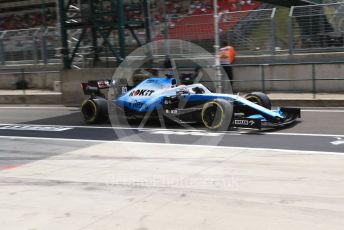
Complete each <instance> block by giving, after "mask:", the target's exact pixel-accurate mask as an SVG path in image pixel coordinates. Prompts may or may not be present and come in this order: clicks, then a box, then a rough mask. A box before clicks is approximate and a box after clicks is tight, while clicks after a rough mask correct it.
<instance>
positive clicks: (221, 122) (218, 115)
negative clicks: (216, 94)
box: [201, 99, 233, 131]
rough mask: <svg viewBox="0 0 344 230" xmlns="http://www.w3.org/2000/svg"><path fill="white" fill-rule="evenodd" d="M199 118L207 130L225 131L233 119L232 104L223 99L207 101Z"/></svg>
mask: <svg viewBox="0 0 344 230" xmlns="http://www.w3.org/2000/svg"><path fill="white" fill-rule="evenodd" d="M201 118H202V122H203V124H204V126H205V127H207V128H208V129H210V130H214V131H226V130H228V129H229V126H230V124H231V122H232V119H233V104H232V103H231V102H229V101H226V100H223V99H215V100H213V101H209V102H207V103H205V104H204V105H203V108H202V112H201Z"/></svg>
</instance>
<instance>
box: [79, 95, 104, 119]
mask: <svg viewBox="0 0 344 230" xmlns="http://www.w3.org/2000/svg"><path fill="white" fill-rule="evenodd" d="M81 112H82V115H83V117H84V120H85V121H86V122H87V123H89V124H96V123H101V122H105V121H107V120H108V117H109V116H108V104H107V101H106V99H104V98H100V97H99V98H90V99H88V100H86V101H84V103H82V106H81Z"/></svg>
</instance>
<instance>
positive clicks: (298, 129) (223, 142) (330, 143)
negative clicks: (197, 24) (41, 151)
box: [0, 107, 344, 153]
mask: <svg viewBox="0 0 344 230" xmlns="http://www.w3.org/2000/svg"><path fill="white" fill-rule="evenodd" d="M343 118H344V109H304V110H303V111H302V119H301V120H300V122H298V123H296V124H295V125H294V126H293V127H289V128H287V129H282V130H274V131H266V132H255V131H247V130H246V131H245V130H234V131H229V132H222V133H216V132H208V131H205V130H202V129H200V128H197V127H196V129H191V128H188V129H184V128H183V127H179V126H177V125H172V126H168V127H164V128H161V127H160V126H159V124H148V125H147V126H145V127H143V128H140V127H129V126H123V125H119V124H113V127H112V126H111V124H101V125H97V126H91V125H86V124H85V123H84V122H83V120H82V118H81V114H80V112H79V109H78V108H65V107H0V137H1V136H2V137H3V138H4V137H9V136H10V137H28V138H39V139H40V138H54V139H81V140H85V141H88V140H90V141H91V140H98V141H118V140H120V141H128V142H151V143H173V144H188V145H189V144H190V145H191V144H194V145H210V146H229V147H243V148H265V149H283V150H303V151H320V152H337V153H343V152H344V141H342V140H343V139H344V119H343Z"/></svg>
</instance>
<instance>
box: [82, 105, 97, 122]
mask: <svg viewBox="0 0 344 230" xmlns="http://www.w3.org/2000/svg"><path fill="white" fill-rule="evenodd" d="M87 102H90V103H91V104H92V106H93V108H94V116H93V117H92V118H91V119H88V120H86V121H87V122H94V121H95V120H96V118H97V113H98V111H97V105H96V103H94V101H93V100H86V101H84V103H82V107H83V106H84V105H85V104H86V103H87ZM84 117H85V116H84Z"/></svg>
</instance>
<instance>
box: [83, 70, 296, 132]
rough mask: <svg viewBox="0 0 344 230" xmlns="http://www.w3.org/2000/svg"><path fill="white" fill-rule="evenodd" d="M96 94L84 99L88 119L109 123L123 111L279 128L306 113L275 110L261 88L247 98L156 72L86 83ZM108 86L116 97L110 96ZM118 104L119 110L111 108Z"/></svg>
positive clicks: (219, 127) (217, 126)
mask: <svg viewBox="0 0 344 230" xmlns="http://www.w3.org/2000/svg"><path fill="white" fill-rule="evenodd" d="M82 88H83V91H84V94H85V95H90V98H89V99H88V100H86V101H85V102H84V103H83V104H82V108H81V111H82V114H83V117H84V120H85V121H86V122H87V123H91V124H93V123H98V122H104V121H106V120H108V119H109V114H110V110H111V111H115V110H116V111H121V112H122V114H124V117H126V118H128V119H144V118H145V116H149V118H150V119H160V120H161V118H163V119H164V120H172V121H174V122H177V123H181V124H182V123H201V124H203V125H204V126H205V127H206V128H208V129H210V130H214V131H223V130H228V129H230V128H231V127H236V128H252V129H262V128H276V127H284V126H286V125H289V124H291V123H293V122H295V121H296V120H297V118H300V117H301V113H300V109H299V108H280V107H278V108H276V109H275V110H271V102H270V99H269V98H268V96H267V95H265V94H264V93H260V92H254V93H250V94H247V95H246V96H244V97H241V96H239V95H233V94H219V93H212V92H210V91H209V90H208V89H207V88H206V87H205V86H204V85H202V84H191V85H177V80H176V79H175V78H173V77H170V76H169V77H163V78H157V77H152V78H148V79H146V80H144V81H142V82H141V83H140V84H138V85H137V86H136V87H132V88H131V89H129V88H128V84H127V81H126V80H125V79H120V80H105V81H88V82H87V83H82ZM102 89H108V90H109V92H110V94H111V95H112V96H113V99H110V98H109V99H106V97H105V96H104V94H102V92H101V90H102ZM112 107H115V108H116V109H115V110H113V109H111V108H112Z"/></svg>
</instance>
